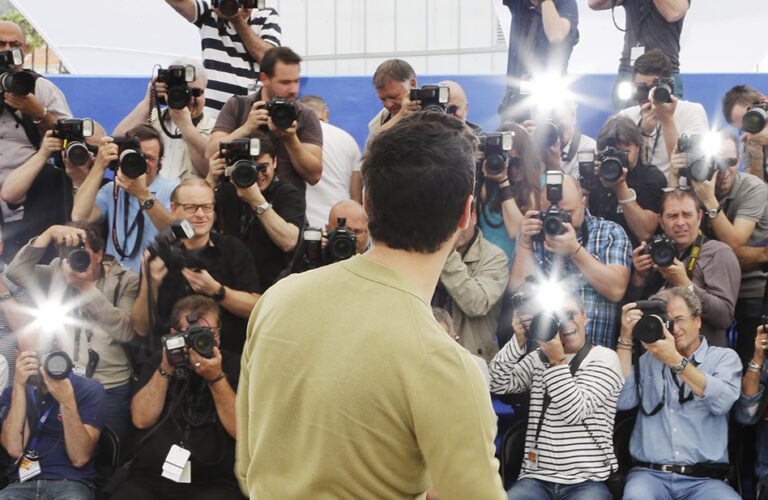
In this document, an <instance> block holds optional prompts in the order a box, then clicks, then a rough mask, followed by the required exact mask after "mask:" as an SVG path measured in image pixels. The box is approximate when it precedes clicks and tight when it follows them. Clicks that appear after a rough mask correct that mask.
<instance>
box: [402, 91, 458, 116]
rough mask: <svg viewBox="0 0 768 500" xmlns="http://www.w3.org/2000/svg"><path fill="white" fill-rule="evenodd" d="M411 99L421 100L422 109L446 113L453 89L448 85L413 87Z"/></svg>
mask: <svg viewBox="0 0 768 500" xmlns="http://www.w3.org/2000/svg"><path fill="white" fill-rule="evenodd" d="M410 99H411V101H421V110H422V111H435V112H437V113H445V111H446V109H447V108H448V101H450V100H451V89H450V88H449V87H448V86H447V85H422V86H421V88H420V89H411V95H410Z"/></svg>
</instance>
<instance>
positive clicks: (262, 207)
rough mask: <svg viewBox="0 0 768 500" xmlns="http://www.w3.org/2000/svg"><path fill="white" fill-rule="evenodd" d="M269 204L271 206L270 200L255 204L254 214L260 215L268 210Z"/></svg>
mask: <svg viewBox="0 0 768 500" xmlns="http://www.w3.org/2000/svg"><path fill="white" fill-rule="evenodd" d="M271 206H272V204H271V203H270V202H268V201H265V202H264V203H262V204H261V205H256V208H255V210H254V211H255V212H256V215H261V214H263V213H264V212H266V211H267V210H269V207H271Z"/></svg>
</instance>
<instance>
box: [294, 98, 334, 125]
mask: <svg viewBox="0 0 768 500" xmlns="http://www.w3.org/2000/svg"><path fill="white" fill-rule="evenodd" d="M296 102H300V103H301V104H303V105H305V106H307V107H309V108H311V109H312V111H314V112H315V114H316V115H317V119H318V120H321V121H324V122H327V121H328V115H329V112H328V104H327V103H326V102H325V99H323V98H322V97H320V96H319V95H305V96H304V97H301V98H299V99H297V100H296Z"/></svg>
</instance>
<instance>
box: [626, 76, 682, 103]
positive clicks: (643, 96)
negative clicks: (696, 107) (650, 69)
mask: <svg viewBox="0 0 768 500" xmlns="http://www.w3.org/2000/svg"><path fill="white" fill-rule="evenodd" d="M654 87H655V88H656V90H654V91H653V96H652V98H653V102H656V103H660V104H663V103H667V102H672V90H673V89H674V87H675V79H674V78H671V77H670V78H662V77H657V78H654V79H653V83H651V86H650V87H648V86H646V85H643V84H639V85H638V84H636V85H635V100H636V101H647V100H648V99H649V98H651V95H650V93H651V89H652V88H654Z"/></svg>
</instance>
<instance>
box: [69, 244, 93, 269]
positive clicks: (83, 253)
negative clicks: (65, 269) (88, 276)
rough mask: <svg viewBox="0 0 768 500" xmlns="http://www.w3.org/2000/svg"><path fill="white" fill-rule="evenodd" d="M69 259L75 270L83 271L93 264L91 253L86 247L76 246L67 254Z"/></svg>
mask: <svg viewBox="0 0 768 500" xmlns="http://www.w3.org/2000/svg"><path fill="white" fill-rule="evenodd" d="M67 261H68V262H69V267H71V268H72V270H73V271H75V272H78V273H82V272H85V270H86V269H88V266H90V265H91V254H89V253H88V250H86V249H84V248H75V249H73V250H71V251H70V252H69V255H67Z"/></svg>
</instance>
